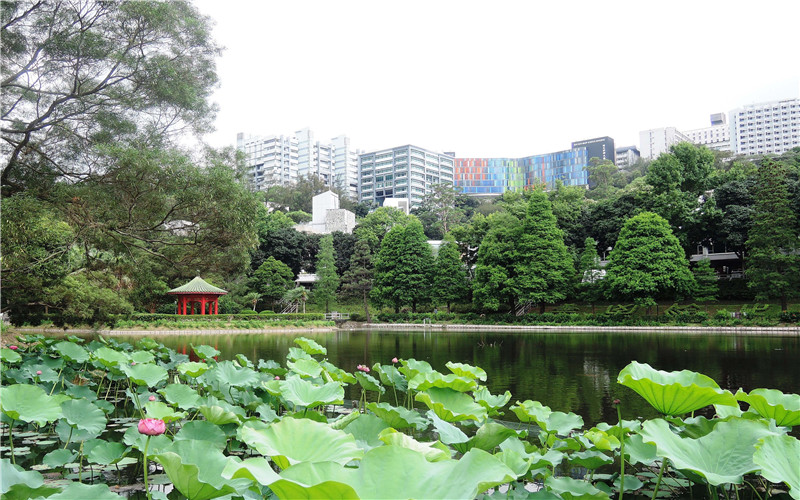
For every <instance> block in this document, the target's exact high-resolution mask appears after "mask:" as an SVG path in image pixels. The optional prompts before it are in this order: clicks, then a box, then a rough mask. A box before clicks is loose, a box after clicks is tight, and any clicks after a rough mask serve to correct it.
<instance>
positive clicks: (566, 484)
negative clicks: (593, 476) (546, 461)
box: [544, 476, 608, 500]
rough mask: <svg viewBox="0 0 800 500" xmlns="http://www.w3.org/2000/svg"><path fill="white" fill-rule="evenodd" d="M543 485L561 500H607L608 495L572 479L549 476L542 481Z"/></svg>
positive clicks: (589, 484)
mask: <svg viewBox="0 0 800 500" xmlns="http://www.w3.org/2000/svg"><path fill="white" fill-rule="evenodd" d="M544 485H545V487H547V488H548V489H549V490H550V491H552V492H554V493H556V494H558V495H559V496H560V497H561V498H563V499H565V500H571V499H578V498H581V499H585V498H597V499H607V498H608V493H605V492H603V491H600V490H598V489H597V488H595V487H594V486H592V484H591V483H587V482H586V481H579V480H577V479H572V478H571V477H566V476H562V477H555V476H550V477H548V478H547V479H545V480H544Z"/></svg>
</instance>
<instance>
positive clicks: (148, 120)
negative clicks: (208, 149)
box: [0, 0, 219, 196]
mask: <svg viewBox="0 0 800 500" xmlns="http://www.w3.org/2000/svg"><path fill="white" fill-rule="evenodd" d="M2 39H3V51H2V61H3V62H2V66H3V80H2V83H1V84H0V88H1V90H2V107H3V116H2V123H3V126H2V142H3V153H4V155H3V156H4V157H5V158H6V161H5V163H4V164H3V167H2V175H1V176H0V177H1V178H2V187H3V194H4V195H6V196H7V195H9V194H11V193H12V192H17V191H20V190H23V189H25V188H26V187H27V186H28V185H29V184H31V183H42V182H47V183H52V182H53V181H54V180H57V179H62V178H63V179H67V180H69V181H70V182H73V183H74V182H77V181H80V180H83V179H85V178H86V176H87V175H90V174H92V173H95V172H96V171H97V168H98V165H96V164H95V162H94V161H93V155H94V146H97V145H100V144H105V145H110V144H122V145H126V144H128V145H129V144H132V143H134V142H139V143H141V142H142V141H144V145H143V147H148V146H157V147H158V146H163V145H165V144H167V142H168V141H169V140H170V138H171V137H175V136H177V135H178V134H183V133H184V132H186V131H187V129H191V130H194V131H196V132H203V131H206V130H209V129H210V126H211V124H212V123H213V119H214V115H215V109H214V107H213V106H212V105H211V104H210V103H209V102H208V97H209V96H210V95H211V92H212V91H213V89H214V86H215V85H216V83H217V76H216V70H215V58H216V56H217V55H218V54H219V48H218V47H217V45H216V44H215V43H214V42H213V40H212V39H211V26H210V22H209V19H208V18H207V17H204V16H202V15H200V14H199V12H198V11H197V9H196V8H195V7H194V6H192V5H191V3H189V2H187V1H182V0H176V1H170V2H102V1H95V0H89V1H83V2H46V1H34V0H27V1H19V2H3V6H2Z"/></svg>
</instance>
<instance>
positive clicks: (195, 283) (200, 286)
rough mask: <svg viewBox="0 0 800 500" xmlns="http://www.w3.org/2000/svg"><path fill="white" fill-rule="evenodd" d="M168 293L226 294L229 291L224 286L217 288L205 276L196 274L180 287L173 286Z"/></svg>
mask: <svg viewBox="0 0 800 500" xmlns="http://www.w3.org/2000/svg"><path fill="white" fill-rule="evenodd" d="M167 293H174V294H180V293H209V294H219V295H224V294H226V293H228V292H227V291H225V290H223V289H222V288H217V287H215V286H214V285H209V284H208V283H207V282H206V281H205V280H204V279H203V278H201V277H200V276H195V278H194V279H193V280H192V281H190V282H188V283H186V284H185V285H183V286H179V287H178V288H173V289H172V290H170V291H169V292H167Z"/></svg>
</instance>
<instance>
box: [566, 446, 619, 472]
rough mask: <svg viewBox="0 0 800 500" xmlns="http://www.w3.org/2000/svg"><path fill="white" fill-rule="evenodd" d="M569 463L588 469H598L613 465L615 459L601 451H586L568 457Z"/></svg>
mask: <svg viewBox="0 0 800 500" xmlns="http://www.w3.org/2000/svg"><path fill="white" fill-rule="evenodd" d="M568 459H569V463H571V464H573V465H580V466H581V467H586V468H587V469H596V468H598V467H600V466H603V465H608V464H613V463H614V459H613V458H611V457H609V456H608V455H606V454H605V453H603V452H601V451H596V450H586V451H579V452H577V453H573V454H571V455H569V457H568Z"/></svg>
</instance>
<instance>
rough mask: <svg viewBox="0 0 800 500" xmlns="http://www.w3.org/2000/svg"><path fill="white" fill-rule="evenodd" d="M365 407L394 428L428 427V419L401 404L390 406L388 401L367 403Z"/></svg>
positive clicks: (421, 428) (422, 428)
mask: <svg viewBox="0 0 800 500" xmlns="http://www.w3.org/2000/svg"><path fill="white" fill-rule="evenodd" d="M367 409H368V410H369V411H371V412H372V413H374V414H375V415H377V416H378V417H379V418H381V419H383V420H384V421H385V422H386V423H387V424H389V426H390V427H393V428H395V429H409V428H411V427H413V428H415V429H417V430H419V431H422V430H425V429H426V428H427V427H428V421H427V420H426V419H425V418H424V417H423V416H422V415H420V414H419V412H417V411H414V410H409V409H406V408H403V407H402V406H392V405H390V404H389V403H368V404H367Z"/></svg>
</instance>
